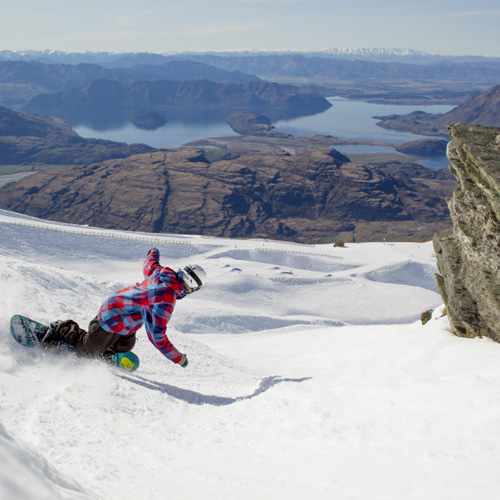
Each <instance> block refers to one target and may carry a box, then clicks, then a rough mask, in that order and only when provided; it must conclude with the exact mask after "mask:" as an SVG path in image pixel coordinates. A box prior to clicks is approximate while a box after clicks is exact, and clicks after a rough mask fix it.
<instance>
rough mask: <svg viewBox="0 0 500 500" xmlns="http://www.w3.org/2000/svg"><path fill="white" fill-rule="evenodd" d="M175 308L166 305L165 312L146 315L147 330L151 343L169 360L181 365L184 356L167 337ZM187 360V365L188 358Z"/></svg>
mask: <svg viewBox="0 0 500 500" xmlns="http://www.w3.org/2000/svg"><path fill="white" fill-rule="evenodd" d="M172 311H173V306H172V305H170V304H165V310H164V311H161V314H158V313H159V312H160V311H159V310H157V311H155V313H156V314H153V313H150V312H148V313H147V315H146V321H145V324H144V326H145V328H146V332H147V334H148V338H149V340H150V341H151V343H152V344H153V345H154V346H155V347H156V348H157V349H158V350H159V351H160V352H161V353H162V354H163V355H164V356H165V357H166V358H168V359H170V360H171V361H173V362H174V363H181V362H182V360H183V354H181V353H180V352H179V351H178V350H177V349H176V348H175V346H174V345H173V344H172V342H170V340H169V339H168V337H167V334H166V332H167V323H168V320H169V318H170V315H171V314H172ZM184 359H186V363H185V364H187V358H185V355H184ZM181 366H183V365H181Z"/></svg>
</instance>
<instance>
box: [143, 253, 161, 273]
mask: <svg viewBox="0 0 500 500" xmlns="http://www.w3.org/2000/svg"><path fill="white" fill-rule="evenodd" d="M158 267H161V266H160V251H159V250H158V249H157V248H152V249H151V250H150V251H149V252H148V255H147V257H146V260H145V261H144V265H143V268H142V272H143V273H144V276H145V277H146V278H148V277H149V276H151V275H152V274H153V273H154V272H155V270H156V269H157V268H158Z"/></svg>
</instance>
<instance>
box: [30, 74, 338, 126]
mask: <svg viewBox="0 0 500 500" xmlns="http://www.w3.org/2000/svg"><path fill="white" fill-rule="evenodd" d="M330 106H331V104H330V103H329V101H327V100H326V99H325V98H324V97H321V96H320V95H318V94H317V93H315V92H313V91H311V90H307V89H303V88H298V87H295V86H292V85H282V84H277V83H269V82H250V83H245V84H237V83H224V82H215V81H211V80H183V81H180V82H174V81H165V80H157V81H138V82H133V83H121V82H119V81H114V80H102V79H98V80H93V81H92V82H91V83H89V84H87V85H85V86H84V87H78V88H71V89H68V90H65V91H63V92H57V93H52V94H41V95H38V96H35V97H34V98H33V99H31V101H30V102H29V103H28V104H27V105H26V106H25V107H24V111H26V112H28V113H34V114H42V115H50V116H57V117H60V118H64V119H65V120H68V121H70V122H71V123H73V124H77V123H87V122H99V121H101V120H103V119H106V120H108V121H112V120H116V121H120V120H123V119H124V118H125V117H127V116H128V115H130V113H132V112H134V111H138V110H156V111H161V110H166V109H171V108H198V109H199V108H219V109H228V110H237V109H247V110H248V109H251V110H253V109H255V110H270V109H274V110H276V109H282V110H287V112H288V113H296V114H312V113H318V112H320V111H324V110H326V109H328V108H329V107H330ZM229 114H231V112H228V113H227V115H229Z"/></svg>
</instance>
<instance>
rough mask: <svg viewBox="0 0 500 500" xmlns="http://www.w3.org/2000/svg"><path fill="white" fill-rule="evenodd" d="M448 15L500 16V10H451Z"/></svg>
mask: <svg viewBox="0 0 500 500" xmlns="http://www.w3.org/2000/svg"><path fill="white" fill-rule="evenodd" d="M448 15H449V16H453V17H469V16H500V10H471V11H468V12H451V13H449V14H448Z"/></svg>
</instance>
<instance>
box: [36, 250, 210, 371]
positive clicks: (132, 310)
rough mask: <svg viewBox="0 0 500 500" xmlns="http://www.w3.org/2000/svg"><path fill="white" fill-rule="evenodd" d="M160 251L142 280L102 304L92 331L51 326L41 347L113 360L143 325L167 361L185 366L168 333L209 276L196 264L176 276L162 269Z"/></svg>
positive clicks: (129, 346) (150, 254) (153, 253)
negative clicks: (179, 309) (177, 310)
mask: <svg viewBox="0 0 500 500" xmlns="http://www.w3.org/2000/svg"><path fill="white" fill-rule="evenodd" d="M159 259H160V252H159V250H158V249H156V248H152V249H151V250H149V252H148V254H147V257H146V260H145V261H144V266H143V272H144V278H145V279H144V281H142V282H141V283H137V284H136V285H133V286H130V287H128V288H124V289H123V290H119V291H117V292H115V293H114V294H112V295H110V296H109V297H108V298H107V299H106V300H105V301H104V303H103V304H102V306H101V308H100V309H99V312H98V313H97V316H96V317H95V318H94V319H93V320H92V321H91V322H90V324H89V328H88V331H85V330H83V329H81V328H80V327H79V325H78V324H77V323H76V322H75V321H73V320H66V321H61V320H59V321H55V322H54V323H51V324H50V326H49V327H48V329H47V331H46V332H45V333H44V335H43V338H41V339H40V340H41V342H42V344H45V343H48V344H52V345H54V344H58V345H59V346H60V347H61V346H65V347H67V348H68V349H71V350H74V352H75V353H76V354H79V355H82V356H91V357H104V358H110V357H111V356H112V355H113V354H116V353H126V352H129V351H131V350H132V348H133V347H134V345H135V342H136V332H137V330H138V329H139V328H140V327H141V326H142V325H144V326H145V329H146V333H147V335H148V338H149V340H150V341H151V342H152V343H153V345H154V346H155V347H156V348H157V349H158V350H159V351H160V352H161V353H162V354H163V355H164V356H166V357H167V358H168V359H170V360H171V361H173V362H174V363H177V364H179V365H181V366H182V367H186V366H187V364H188V360H187V356H186V355H185V354H182V353H180V352H179V351H178V350H177V349H176V348H175V347H174V345H173V344H172V343H171V342H170V341H169V339H168V337H167V335H166V330H167V323H168V320H169V319H170V316H171V315H172V312H173V310H174V307H175V303H176V301H177V299H182V298H183V297H185V296H186V294H190V293H193V292H194V291H196V290H199V289H200V288H201V287H202V285H203V284H204V283H205V281H206V273H205V271H204V270H203V268H202V267H201V266H199V265H197V264H195V265H190V266H186V267H184V268H183V269H179V270H178V271H177V272H176V271H174V270H172V269H171V268H169V267H162V266H161V265H160V261H159Z"/></svg>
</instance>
